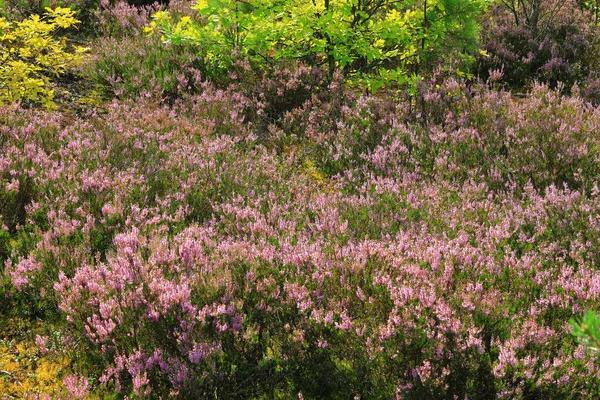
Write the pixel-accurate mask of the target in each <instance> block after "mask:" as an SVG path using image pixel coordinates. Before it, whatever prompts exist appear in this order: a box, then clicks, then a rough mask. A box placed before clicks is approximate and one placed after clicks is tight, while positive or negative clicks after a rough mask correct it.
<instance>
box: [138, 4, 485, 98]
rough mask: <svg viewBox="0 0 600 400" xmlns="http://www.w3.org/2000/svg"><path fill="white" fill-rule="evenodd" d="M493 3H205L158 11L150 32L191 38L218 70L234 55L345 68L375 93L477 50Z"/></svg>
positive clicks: (227, 65)
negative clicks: (183, 12) (176, 12)
mask: <svg viewBox="0 0 600 400" xmlns="http://www.w3.org/2000/svg"><path fill="white" fill-rule="evenodd" d="M486 5H487V0H477V1H464V0H429V1H408V2H402V3H401V4H399V3H398V2H395V1H389V0H371V1H363V0H319V1H316V0H314V1H312V0H301V1H294V2H291V1H281V0H268V1H258V0H250V1H244V2H242V1H237V0H199V1H197V2H196V5H195V6H194V7H193V8H194V9H195V10H197V11H198V12H199V13H200V14H201V16H202V17H203V22H202V23H195V22H193V21H192V20H191V19H190V18H189V17H183V18H181V19H179V20H178V21H175V20H174V19H173V18H172V17H171V15H170V14H169V13H168V12H166V11H161V12H157V13H156V14H155V15H154V21H153V22H152V24H151V26H150V27H149V28H148V32H156V31H157V32H160V33H161V35H162V39H163V40H164V41H165V42H166V43H171V44H175V45H176V44H180V43H182V42H185V41H189V42H193V43H196V44H198V45H199V46H200V47H201V55H202V57H203V58H204V59H205V61H206V62H207V63H208V64H211V65H212V66H213V69H214V71H215V72H219V71H223V70H225V71H226V70H228V69H229V68H230V67H231V65H232V63H233V61H234V60H233V57H234V55H240V54H241V56H243V57H248V58H250V60H251V61H252V62H254V63H255V64H258V65H262V66H268V65H270V64H272V63H274V62H275V61H277V60H289V59H294V60H300V61H303V62H305V63H308V64H311V65H327V67H328V70H329V73H330V77H331V76H332V75H333V73H334V71H335V70H337V69H341V70H342V71H344V73H345V75H346V76H347V77H348V78H349V79H350V80H353V81H358V82H364V83H367V85H368V87H369V88H370V89H371V90H376V89H377V88H379V87H381V86H383V85H385V84H386V83H390V82H396V83H407V82H410V81H414V80H415V79H416V78H417V77H418V76H419V75H421V74H423V73H424V72H426V71H427V70H428V69H430V68H431V67H432V66H433V65H436V64H437V63H438V62H439V61H440V60H441V59H443V58H444V57H445V56H448V55H451V54H452V53H455V55H458V56H459V57H462V58H464V57H466V56H467V55H468V54H470V52H472V51H473V50H475V44H476V37H477V29H478V28H477V23H476V17H477V16H478V15H479V13H480V12H481V11H482V10H483V9H484V8H485V6H486Z"/></svg>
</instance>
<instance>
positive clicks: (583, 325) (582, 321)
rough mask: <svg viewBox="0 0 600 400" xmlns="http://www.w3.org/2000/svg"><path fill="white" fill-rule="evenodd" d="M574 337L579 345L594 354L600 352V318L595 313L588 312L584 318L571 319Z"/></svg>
mask: <svg viewBox="0 0 600 400" xmlns="http://www.w3.org/2000/svg"><path fill="white" fill-rule="evenodd" d="M570 322H571V326H572V327H573V332H572V334H573V336H575V337H576V338H577V340H578V341H579V343H581V344H583V345H585V346H587V347H588V348H589V349H590V350H592V351H594V352H598V351H600V318H598V315H597V314H596V312H595V311H587V312H586V313H585V314H584V315H583V317H581V318H576V319H571V321H570Z"/></svg>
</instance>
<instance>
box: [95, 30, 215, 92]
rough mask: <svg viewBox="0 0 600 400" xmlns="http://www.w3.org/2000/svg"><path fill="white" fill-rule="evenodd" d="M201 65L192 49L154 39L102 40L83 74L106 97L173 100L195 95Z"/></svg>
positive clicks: (106, 38) (126, 37)
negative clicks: (150, 94)
mask: <svg viewBox="0 0 600 400" xmlns="http://www.w3.org/2000/svg"><path fill="white" fill-rule="evenodd" d="M203 68H204V65H203V63H202V60H200V59H199V58H198V57H197V55H196V52H195V50H194V47H193V46H190V45H179V46H177V45H168V44H163V43H161V42H160V40H159V39H158V38H156V37H147V36H144V35H131V36H125V37H103V38H100V39H99V40H98V41H97V42H96V46H95V50H94V54H92V57H91V59H90V60H89V62H88V63H86V65H85V67H84V73H85V74H86V76H88V77H89V78H90V79H92V80H93V81H95V82H96V83H97V84H98V85H99V88H100V90H102V91H103V92H104V93H105V94H106V96H107V97H112V96H115V97H117V98H135V97H137V96H138V95H141V94H143V93H152V94H154V95H158V96H163V97H167V98H175V97H178V96H180V95H181V94H183V93H186V92H194V90H196V89H197V88H198V87H199V85H200V82H201V80H202V74H201V71H202V70H203Z"/></svg>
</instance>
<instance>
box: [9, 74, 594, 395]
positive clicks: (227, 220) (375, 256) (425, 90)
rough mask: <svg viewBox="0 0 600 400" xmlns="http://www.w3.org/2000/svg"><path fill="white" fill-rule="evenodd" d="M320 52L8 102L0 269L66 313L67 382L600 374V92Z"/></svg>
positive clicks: (291, 383)
mask: <svg viewBox="0 0 600 400" xmlns="http://www.w3.org/2000/svg"><path fill="white" fill-rule="evenodd" d="M240 68H243V66H240ZM313 73H316V72H313V71H309V70H308V69H302V67H300V68H299V69H298V70H290V71H281V72H280V73H274V74H272V75H269V76H266V77H265V78H264V80H261V79H262V77H261V78H256V79H257V81H256V82H255V85H254V86H253V90H251V88H250V86H251V85H247V86H245V84H246V83H247V81H246V82H239V83H236V84H233V85H231V86H230V87H228V88H226V89H223V88H216V87H215V86H213V85H211V84H210V83H207V82H200V83H199V84H198V85H199V87H200V91H199V93H197V94H195V95H184V96H183V99H182V100H181V101H179V100H176V101H174V104H173V105H172V107H167V106H164V105H159V104H157V102H156V100H155V99H154V98H152V97H142V98H139V99H137V100H136V101H135V102H127V101H116V100H115V101H113V102H112V103H110V104H109V105H108V106H107V107H106V110H105V111H104V113H101V114H94V113H91V114H89V115H87V116H86V117H85V118H72V117H67V116H63V115H61V114H59V113H49V112H45V111H42V110H24V109H22V108H19V107H16V106H12V107H7V106H4V107H2V108H0V121H1V122H2V123H1V124H0V130H1V133H2V135H1V136H0V137H1V138H2V139H1V140H2V147H1V149H2V150H1V152H0V215H1V218H2V225H3V236H1V238H4V239H2V240H3V241H4V243H5V244H6V243H7V247H9V250H10V251H6V252H4V253H0V254H2V257H3V261H4V276H5V278H6V280H9V281H10V282H8V283H6V284H5V285H4V289H3V290H5V291H6V292H7V293H8V295H9V296H11V299H12V300H13V301H14V302H15V303H16V304H17V306H18V307H20V308H21V309H25V308H27V309H28V310H30V311H29V312H30V314H31V315H34V316H38V317H42V318H49V316H52V315H54V316H57V317H58V318H60V319H62V320H63V322H64V324H65V335H64V337H63V340H64V342H65V344H64V346H65V348H67V349H70V351H72V352H73V355H74V356H77V364H76V365H78V366H79V370H76V371H74V373H75V374H74V375H68V376H65V377H63V381H64V384H65V387H66V389H65V390H68V391H69V392H70V393H72V394H73V396H79V395H80V396H85V395H86V394H87V393H88V392H92V391H94V390H96V389H97V387H98V386H99V385H100V386H103V387H104V388H107V390H110V391H117V392H120V393H121V394H120V395H122V396H130V398H131V397H132V398H152V397H155V398H159V397H163V398H168V397H178V398H202V397H208V396H215V397H238V398H260V397H264V398H276V397H291V396H300V397H304V398H352V397H355V396H360V397H364V398H393V397H397V398H440V399H442V398H452V397H454V396H456V397H458V398H465V397H471V398H473V397H477V396H481V397H485V398H488V397H498V398H506V399H509V398H534V397H535V398H550V397H566V398H569V397H578V396H579V397H583V398H591V397H593V396H594V395H595V393H596V390H597V389H596V387H597V385H598V384H599V383H600V382H599V379H600V378H599V376H598V373H597V366H596V364H595V358H594V356H593V355H591V354H589V353H588V352H586V347H585V346H584V345H582V344H580V343H578V342H577V341H576V339H575V338H574V337H572V336H571V335H569V334H568V333H569V332H570V330H571V328H570V325H569V320H570V319H571V318H572V317H573V315H577V314H579V313H581V312H582V311H583V310H585V309H590V308H593V307H594V306H595V305H597V303H598V300H599V296H600V289H599V288H600V286H599V285H598V282H600V274H599V272H598V262H599V261H600V260H599V259H598V255H597V249H598V246H599V245H600V243H599V242H600V220H598V218H597V215H598V212H599V211H600V200H599V199H600V197H598V194H599V193H600V189H598V186H597V181H598V177H599V175H600V174H599V171H598V168H597V160H598V156H599V151H600V149H599V148H598V146H597V142H598V137H597V135H598V133H597V132H599V131H600V130H599V129H598V125H599V124H600V114H599V113H600V111H598V110H597V109H594V108H592V107H591V106H589V105H588V104H586V102H585V101H583V100H582V99H580V98H578V97H562V96H561V95H560V94H559V93H557V92H556V91H552V90H549V89H548V88H547V87H544V86H536V87H534V89H533V90H532V92H531V94H530V96H529V97H527V98H525V99H519V100H515V99H514V98H512V97H511V96H510V95H509V94H507V93H503V92H494V91H490V90H489V89H487V88H486V87H484V86H481V87H480V86H473V87H470V88H467V87H466V86H465V84H464V83H463V82H458V81H456V80H442V79H441V78H440V79H439V80H437V81H433V82H424V83H423V84H422V86H421V87H420V88H419V92H418V93H417V95H416V96H415V97H410V98H407V99H403V98H397V99H396V100H394V101H392V100H391V99H390V98H386V97H383V96H379V97H374V96H365V95H362V96H359V95H357V94H355V93H350V92H348V91H346V89H345V88H344V83H343V80H342V77H341V76H336V77H335V79H333V80H332V82H331V83H330V86H329V88H328V90H324V91H320V92H319V91H317V92H312V90H311V89H310V87H311V84H312V82H316V81H319V80H320V79H321V78H320V76H319V75H311V74H313ZM434 79H437V78H435V77H434ZM278 88H280V89H281V90H278ZM308 92H311V93H308ZM291 93H298V94H299V96H300V97H301V98H302V99H303V101H301V102H298V103H293V102H288V101H287V100H285V99H286V96H288V94H291ZM289 97H290V98H291V97H292V96H289ZM265 116H268V118H267V119H266V122H265V121H263V120H262V117H265ZM15 210H16V212H15ZM40 345H44V346H45V343H43V341H40ZM75 350H76V351H75ZM77 374H79V375H77ZM82 374H84V375H86V376H85V377H84V376H82Z"/></svg>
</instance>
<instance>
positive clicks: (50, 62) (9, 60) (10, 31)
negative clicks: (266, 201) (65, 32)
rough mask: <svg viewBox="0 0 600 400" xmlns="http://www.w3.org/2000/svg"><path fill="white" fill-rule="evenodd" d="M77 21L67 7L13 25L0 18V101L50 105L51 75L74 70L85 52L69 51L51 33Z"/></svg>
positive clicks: (52, 93) (63, 41) (70, 25)
mask: <svg viewBox="0 0 600 400" xmlns="http://www.w3.org/2000/svg"><path fill="white" fill-rule="evenodd" d="M78 22H79V21H78V20H76V19H75V18H74V14H73V12H72V11H71V10H69V9H67V8H56V9H54V10H52V9H49V8H48V9H47V10H46V13H45V14H44V16H43V17H40V16H39V15H32V16H31V17H29V18H27V19H25V20H23V21H20V22H14V23H13V22H8V21H6V20H5V19H4V18H3V17H0V50H1V51H0V102H2V103H15V102H17V101H23V102H25V103H41V104H42V105H44V106H45V107H52V106H53V105H54V103H53V98H54V91H53V90H52V87H51V83H52V81H51V76H59V75H61V74H64V73H65V72H67V71H68V70H70V69H72V68H74V67H75V66H76V65H77V64H78V63H79V62H80V61H81V57H82V54H83V53H84V52H85V51H86V49H84V48H82V47H78V46H76V47H74V48H73V49H72V51H71V49H70V48H68V47H67V45H66V39H65V38H60V39H57V38H55V37H54V36H53V34H54V33H55V32H56V31H58V30H59V29H64V28H69V27H72V26H74V25H77V23H78Z"/></svg>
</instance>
